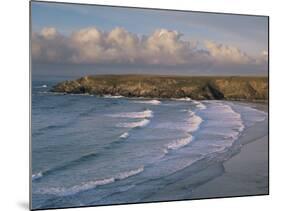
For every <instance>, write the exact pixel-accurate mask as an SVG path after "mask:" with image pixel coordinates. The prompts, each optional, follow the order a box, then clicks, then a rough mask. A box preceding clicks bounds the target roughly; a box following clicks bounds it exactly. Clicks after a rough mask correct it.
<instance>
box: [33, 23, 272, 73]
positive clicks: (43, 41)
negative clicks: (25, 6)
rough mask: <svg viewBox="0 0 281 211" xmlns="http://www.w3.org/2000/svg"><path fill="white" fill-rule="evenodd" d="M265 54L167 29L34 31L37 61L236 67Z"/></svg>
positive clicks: (254, 62) (258, 61)
mask: <svg viewBox="0 0 281 211" xmlns="http://www.w3.org/2000/svg"><path fill="white" fill-rule="evenodd" d="M266 53H267V51H264V52H262V54H261V56H260V57H259V58H254V57H251V56H249V55H248V54H246V53H245V52H243V51H241V50H240V49H239V48H237V47H235V46H229V45H225V44H220V43H215V42H212V41H205V43H199V42H198V41H197V42H191V41H189V40H185V39H183V36H182V34H181V33H180V32H178V31H171V30H167V29H156V30H155V31H154V32H153V33H151V34H150V35H146V36H145V35H143V36H138V35H136V34H133V33H130V32H128V31H127V30H125V29H124V28H120V27H117V28H114V29H113V30H111V31H109V32H104V31H101V30H99V29H97V28H96V27H90V28H84V29H81V30H78V31H75V32H73V33H72V34H71V35H69V36H63V35H61V34H60V33H59V32H58V31H57V30H56V29H55V28H53V27H49V28H43V29H42V31H41V32H39V33H33V34H32V59H33V61H35V62H49V63H52V62H53V63H78V64H83V63H87V64H146V65H173V66H174V65H186V66H187V67H188V66H192V67H196V66H197V67H200V66H203V65H205V66H206V65H207V66H213V65H215V66H217V65H232V66H233V65H258V64H261V63H265V62H267V60H266V58H267V54H266Z"/></svg>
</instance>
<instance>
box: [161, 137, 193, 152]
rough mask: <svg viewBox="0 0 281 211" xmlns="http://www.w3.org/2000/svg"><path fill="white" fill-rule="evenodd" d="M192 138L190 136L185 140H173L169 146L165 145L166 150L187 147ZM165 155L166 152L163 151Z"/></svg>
mask: <svg viewBox="0 0 281 211" xmlns="http://www.w3.org/2000/svg"><path fill="white" fill-rule="evenodd" d="M192 139H193V137H192V136H188V137H187V138H183V139H178V140H175V141H173V142H171V143H169V144H167V146H166V147H167V149H168V150H175V149H179V148H182V147H184V146H186V145H188V144H189V143H190V142H191V141H192ZM164 152H165V153H166V152H167V151H164Z"/></svg>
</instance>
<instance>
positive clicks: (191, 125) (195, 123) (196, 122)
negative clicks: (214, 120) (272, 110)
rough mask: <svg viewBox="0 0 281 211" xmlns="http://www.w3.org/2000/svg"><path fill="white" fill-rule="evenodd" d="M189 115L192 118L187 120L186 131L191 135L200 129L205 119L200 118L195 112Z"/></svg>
mask: <svg viewBox="0 0 281 211" xmlns="http://www.w3.org/2000/svg"><path fill="white" fill-rule="evenodd" d="M189 113H190V116H191V117H190V118H188V119H187V128H186V131H187V132H189V133H191V132H195V131H196V130H198V129H199V127H200V125H201V123H202V122H203V119H202V118H201V117H200V116H198V115H196V114H195V113H194V112H193V111H189Z"/></svg>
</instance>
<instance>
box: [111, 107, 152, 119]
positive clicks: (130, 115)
mask: <svg viewBox="0 0 281 211" xmlns="http://www.w3.org/2000/svg"><path fill="white" fill-rule="evenodd" d="M109 116H111V117H119V118H133V119H134V118H136V119H137V118H150V117H152V116H153V112H152V111H151V110H149V109H147V110H144V111H141V112H127V113H126V112H125V113H118V114H111V115H109Z"/></svg>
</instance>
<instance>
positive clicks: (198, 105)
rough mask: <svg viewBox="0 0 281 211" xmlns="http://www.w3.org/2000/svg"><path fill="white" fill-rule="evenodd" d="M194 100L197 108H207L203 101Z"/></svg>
mask: <svg viewBox="0 0 281 211" xmlns="http://www.w3.org/2000/svg"><path fill="white" fill-rule="evenodd" d="M192 102H193V103H194V104H195V105H196V107H197V108H199V109H201V110H203V109H206V108H207V107H206V106H205V105H204V104H203V103H201V102H199V101H195V100H192Z"/></svg>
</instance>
